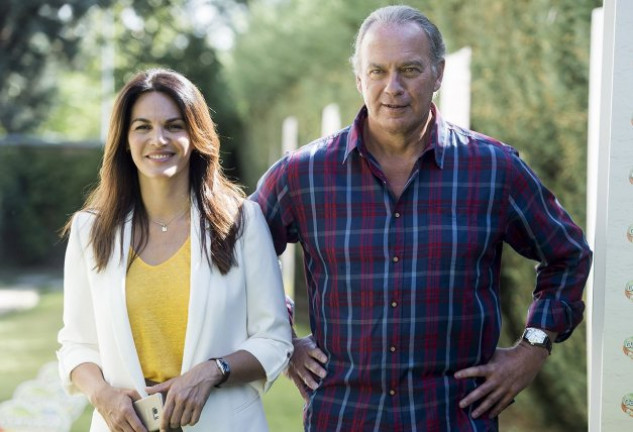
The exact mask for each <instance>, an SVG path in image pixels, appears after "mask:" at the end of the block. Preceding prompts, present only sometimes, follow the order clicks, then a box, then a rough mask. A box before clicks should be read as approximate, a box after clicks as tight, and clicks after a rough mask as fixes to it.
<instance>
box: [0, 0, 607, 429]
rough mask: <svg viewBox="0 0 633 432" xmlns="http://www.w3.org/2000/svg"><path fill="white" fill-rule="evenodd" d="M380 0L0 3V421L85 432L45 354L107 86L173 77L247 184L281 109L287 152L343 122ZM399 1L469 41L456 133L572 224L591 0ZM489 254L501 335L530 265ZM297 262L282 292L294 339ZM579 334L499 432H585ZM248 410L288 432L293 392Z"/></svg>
mask: <svg viewBox="0 0 633 432" xmlns="http://www.w3.org/2000/svg"><path fill="white" fill-rule="evenodd" d="M391 3H394V2H389V1H378V0H319V1H314V0H172V1H165V0H135V1H132V0H125V1H114V0H70V1H64V0H53V1H39V0H30V1H24V0H2V1H1V2H0V236H1V241H0V353H1V354H0V431H2V430H4V431H9V430H14V431H26V430H31V431H40V430H41V431H52V430H55V431H57V430H59V431H63V430H73V431H85V430H87V429H88V426H87V424H88V421H89V416H90V412H91V409H90V408H89V407H87V406H86V405H85V401H84V400H81V399H68V398H65V396H64V395H63V394H61V393H59V389H58V387H56V376H55V371H54V363H52V362H54V360H55V354H54V351H55V349H56V348H57V344H56V341H55V337H56V333H57V330H58V329H59V328H60V326H61V304H62V299H61V296H62V294H61V277H62V274H61V267H62V262H63V255H64V249H65V242H64V240H63V239H60V237H59V229H60V228H61V227H62V226H63V225H64V223H65V221H66V220H67V218H68V217H69V216H70V215H71V214H72V212H73V211H75V210H76V209H77V208H78V207H79V206H80V205H81V203H82V202H83V199H84V198H85V196H86V193H87V192H88V191H89V190H90V187H91V186H92V185H94V183H95V181H96V179H97V174H98V168H99V165H100V161H101V155H102V145H103V140H104V137H105V134H106V133H107V127H106V126H105V125H106V124H107V121H108V118H109V110H110V107H111V103H112V99H113V96H114V93H115V92H116V90H118V89H119V88H121V86H122V85H123V83H124V82H125V81H126V80H127V79H128V78H129V77H130V76H131V75H132V74H134V73H135V72H136V71H138V70H141V69H145V68H147V67H152V66H161V67H169V68H172V69H175V70H177V71H179V72H181V73H183V74H184V75H186V76H187V77H188V78H190V79H191V80H192V81H193V82H194V83H196V84H197V85H198V87H199V88H200V90H201V91H202V92H203V94H204V95H205V98H206V100H207V102H208V104H209V105H210V109H211V110H212V115H213V117H214V119H215V121H216V122H217V124H218V129H219V132H220V135H221V138H222V158H223V165H224V168H225V170H226V172H227V173H228V174H229V176H231V177H232V178H234V179H235V180H236V181H238V182H239V183H241V184H242V185H243V186H244V188H245V189H246V191H247V192H248V193H250V192H252V191H253V187H254V185H255V183H256V181H257V179H258V178H259V177H260V176H261V175H262V174H263V173H264V171H265V170H266V168H267V167H268V166H269V165H270V164H271V163H272V162H274V161H275V160H276V159H277V158H279V157H280V156H281V154H282V124H283V122H284V119H286V118H288V117H289V116H292V117H293V118H294V119H295V120H296V124H297V125H298V129H297V133H298V138H297V142H298V144H299V145H302V144H306V143H308V142H309V141H311V140H313V139H316V138H318V137H319V136H320V134H321V114H322V110H323V108H324V107H326V106H327V105H330V104H333V103H335V104H337V106H338V110H339V113H340V121H341V124H342V125H343V126H344V125H347V124H349V123H350V122H351V121H352V119H353V118H354V116H355V114H356V112H357V110H358V109H359V108H360V106H361V104H362V100H361V98H360V96H359V94H358V93H357V91H356V88H355V84H354V77H353V74H352V72H351V68H350V66H349V62H348V58H349V56H350V55H351V54H352V43H353V39H354V35H355V32H356V30H357V29H358V26H359V25H360V22H361V21H362V20H363V19H364V18H365V17H366V16H367V15H368V14H369V13H370V12H371V11H372V10H374V9H375V8H377V7H380V6H384V5H387V4H391ZM408 4H410V5H411V6H414V7H417V8H419V9H420V10H422V11H423V12H424V13H426V14H427V15H428V16H429V17H430V18H431V20H433V21H434V22H435V23H436V24H437V25H438V27H439V28H440V30H441V31H442V33H443V35H444V38H445V42H446V45H447V52H448V53H451V52H455V51H458V50H460V49H461V48H463V47H469V48H470V49H471V63H470V73H471V93H470V98H471V108H470V110H471V111H470V127H471V128H472V129H474V130H477V131H479V132H482V133H485V134H487V135H492V136H494V137H496V138H498V139H501V140H502V141H504V142H506V143H508V144H511V145H512V146H514V147H515V148H517V149H518V150H519V151H520V153H521V154H522V157H523V158H524V159H525V160H526V161H527V162H528V163H529V164H530V165H531V166H532V167H533V168H534V170H535V171H536V172H537V174H538V175H539V176H540V177H541V179H542V180H543V181H544V183H545V184H546V185H547V186H548V187H549V188H550V189H552V190H553V191H554V192H555V193H556V195H557V196H558V198H559V200H560V201H561V202H562V204H563V205H564V206H565V207H566V208H567V209H568V210H569V212H570V213H571V214H572V216H573V218H574V219H575V220H576V222H577V223H579V225H581V226H584V225H585V217H586V215H585V192H586V185H585V172H586V158H587V151H586V143H587V108H588V107H587V105H588V101H587V98H588V75H589V47H590V23H591V12H592V10H593V9H594V8H596V7H600V6H602V1H600V0H532V1H529V2H527V1H516V0H468V1H467V0H441V1H440V0H426V1H425V0H410V1H408ZM504 252H505V254H504V261H505V265H504V267H503V275H502V288H503V293H502V295H503V297H502V301H503V311H504V329H503V332H504V339H503V341H502V342H503V344H504V345H511V344H512V343H513V342H514V340H515V339H516V338H517V337H518V336H520V334H521V333H522V329H523V326H524V320H525V315H526V312H527V305H528V304H529V302H530V293H531V291H532V288H533V286H534V269H533V267H534V264H533V263H529V262H526V261H525V260H524V259H522V258H519V257H518V256H517V255H516V254H514V253H513V252H512V251H511V250H510V248H506V250H505V251H504ZM296 254H297V258H300V256H299V255H298V254H300V251H297V252H296ZM300 262H301V261H300V259H298V261H297V263H298V264H299V265H298V266H297V271H296V272H295V276H294V281H291V282H292V283H291V285H293V287H294V292H295V297H296V300H297V305H298V309H297V313H298V321H299V325H300V331H303V332H308V330H307V317H306V312H307V310H306V307H305V294H304V288H305V285H304V281H303V273H302V269H301V265H300ZM585 335H586V328H585V324H582V325H581V326H580V328H579V329H578V330H577V331H576V332H575V333H574V334H573V335H572V337H571V338H570V339H569V340H568V341H567V342H566V343H564V344H562V345H557V346H556V347H555V349H554V351H553V354H552V356H551V357H550V359H549V361H548V362H547V364H546V366H545V369H544V370H543V372H542V373H541V374H540V375H539V376H538V377H537V379H536V380H535V382H534V383H533V384H532V385H531V386H530V387H529V389H528V390H527V391H525V392H523V393H522V394H521V395H520V396H519V397H518V398H517V402H516V403H515V404H514V405H512V406H511V407H510V408H509V409H508V410H506V411H505V412H504V413H503V414H502V417H501V423H502V427H503V430H505V431H518V432H523V431H534V430H539V431H551V432H553V431H581V430H586V428H587V379H586V349H585V347H586V344H585ZM33 401H35V402H33ZM55 401H60V402H59V403H56V402H55ZM265 403H266V409H267V415H268V418H269V422H270V426H271V430H272V431H281V432H285V431H298V430H302V427H301V415H302V413H301V410H302V402H301V399H300V396H299V393H298V392H297V391H296V390H295V389H294V387H293V386H292V384H291V383H290V382H288V380H287V379H286V378H285V377H284V378H281V379H280V380H279V382H278V383H277V384H275V386H273V389H272V390H271V392H270V393H269V394H267V395H266V397H265ZM60 410H61V411H63V412H64V414H63V415H61V414H60ZM64 416H65V418H63V419H62V420H59V419H60V418H61V417H64ZM55 419H57V420H55Z"/></svg>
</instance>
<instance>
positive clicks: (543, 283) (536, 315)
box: [505, 151, 592, 342]
mask: <svg viewBox="0 0 633 432" xmlns="http://www.w3.org/2000/svg"><path fill="white" fill-rule="evenodd" d="M510 160H511V164H512V168H511V173H512V174H511V177H512V178H511V181H510V182H509V191H510V193H509V201H510V203H509V204H510V213H509V214H510V218H509V224H508V227H507V230H506V239H505V240H506V241H507V242H508V244H510V245H511V246H512V247H513V248H514V249H515V250H516V251H517V252H519V253H520V254H521V255H523V256H525V257H527V258H531V259H534V260H536V261H538V263H539V264H538V265H537V267H536V287H535V289H534V292H533V301H532V304H531V305H530V308H529V311H528V317H527V325H528V326H531V327H538V328H542V329H546V330H551V331H553V332H556V333H558V336H557V339H556V341H557V342H561V341H563V340H565V339H567V338H568V337H569V336H570V335H571V333H572V331H573V330H574V328H576V326H577V325H578V324H579V323H580V322H581V321H582V318H583V312H584V309H585V305H584V302H583V300H582V294H583V290H584V286H585V283H586V281H587V277H588V275H589V270H590V268H591V260H592V253H591V250H590V249H589V246H588V244H587V242H586V240H585V238H584V235H583V232H582V230H581V229H580V228H579V227H578V226H577V225H576V224H575V223H574V222H573V221H572V219H571V217H570V215H569V214H568V213H567V212H566V211H565V209H564V208H563V207H562V206H561V205H560V203H559V202H558V200H557V199H556V198H555V197H554V195H553V194H552V193H551V192H550V191H549V190H548V189H547V188H546V187H545V186H544V185H543V184H542V183H541V181H540V180H539V179H538V177H537V176H536V174H535V173H534V172H533V171H532V170H531V169H530V168H529V167H528V166H527V164H525V162H523V161H522V160H521V159H520V158H519V157H518V155H517V154H516V153H515V152H514V151H511V155H510Z"/></svg>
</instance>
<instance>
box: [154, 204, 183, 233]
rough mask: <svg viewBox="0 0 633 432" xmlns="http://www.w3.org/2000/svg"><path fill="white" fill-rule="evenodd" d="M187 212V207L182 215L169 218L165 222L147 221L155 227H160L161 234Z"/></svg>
mask: <svg viewBox="0 0 633 432" xmlns="http://www.w3.org/2000/svg"><path fill="white" fill-rule="evenodd" d="M187 210H189V207H186V208H185V210H184V211H183V212H182V213H179V214H177V215H176V216H174V217H173V218H171V219H170V220H169V221H167V222H161V221H155V220H151V219H150V220H149V221H150V222H151V223H155V224H156V225H158V226H160V230H161V231H162V232H167V227H168V226H169V224H171V223H172V222H173V221H175V220H176V219H180V218H181V217H183V216H184V215H185V213H187Z"/></svg>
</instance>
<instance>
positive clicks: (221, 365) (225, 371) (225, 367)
mask: <svg viewBox="0 0 633 432" xmlns="http://www.w3.org/2000/svg"><path fill="white" fill-rule="evenodd" d="M211 360H213V361H215V364H216V365H217V366H218V369H220V373H221V374H222V379H221V380H220V382H219V383H217V384H216V385H215V387H217V388H220V387H221V386H222V384H224V383H225V382H226V380H228V379H229V376H231V367H230V366H229V364H228V363H227V362H226V360H224V359H223V358H221V357H220V358H216V359H211Z"/></svg>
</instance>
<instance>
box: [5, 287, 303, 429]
mask: <svg viewBox="0 0 633 432" xmlns="http://www.w3.org/2000/svg"><path fill="white" fill-rule="evenodd" d="M61 316H62V293H61V292H60V291H59V290H48V291H46V290H45V291H43V292H42V293H41V297H40V302H39V304H38V305H37V306H36V307H35V308H33V309H31V310H29V311H24V312H15V313H10V314H6V315H2V316H0V353H2V355H0V402H1V401H6V400H8V399H11V398H12V395H13V391H14V390H15V388H16V387H17V386H18V384H20V383H21V382H24V381H27V380H32V379H34V378H35V377H36V376H37V373H38V371H39V369H40V368H41V367H42V366H43V365H44V364H46V363H48V362H51V361H54V360H55V350H56V349H57V341H56V335H57V331H58V330H59V328H60V327H61ZM264 406H265V408H266V416H267V418H268V422H269V425H270V430H271V431H275V432H294V431H300V430H302V422H301V416H302V407H303V402H302V400H301V396H300V395H299V392H298V391H297V389H296V388H295V387H294V385H293V384H292V382H291V381H290V380H288V379H287V378H286V377H285V376H282V377H280V378H279V379H278V380H277V382H276V383H275V384H274V385H273V387H272V388H271V390H270V391H269V392H268V393H266V395H265V396H264ZM91 412H92V408H91V407H90V406H88V408H87V409H86V410H85V411H84V413H83V414H82V415H81V417H79V418H78V419H77V421H76V422H75V423H74V425H73V428H72V432H85V431H87V430H88V428H89V424H90V416H91Z"/></svg>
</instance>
